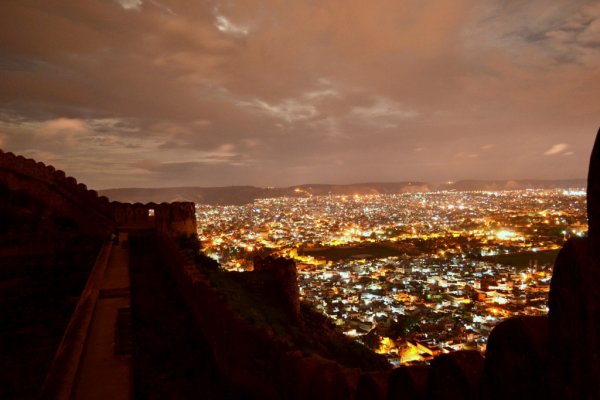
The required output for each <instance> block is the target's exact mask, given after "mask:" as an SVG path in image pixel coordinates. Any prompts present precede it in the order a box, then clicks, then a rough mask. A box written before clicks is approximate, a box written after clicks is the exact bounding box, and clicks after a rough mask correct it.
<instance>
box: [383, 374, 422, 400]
mask: <svg viewBox="0 0 600 400" xmlns="http://www.w3.org/2000/svg"><path fill="white" fill-rule="evenodd" d="M428 374H429V367H428V366H425V365H422V366H414V367H399V368H396V369H395V370H393V371H392V372H391V373H390V376H389V380H388V393H387V397H386V399H387V400H395V399H406V400H422V399H425V397H426V395H427V377H428Z"/></svg>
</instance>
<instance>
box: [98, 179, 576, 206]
mask: <svg viewBox="0 0 600 400" xmlns="http://www.w3.org/2000/svg"><path fill="white" fill-rule="evenodd" d="M581 187H586V181H585V180H584V179H565V180H504V181H501V180H498V181H483V180H463V181H457V182H453V183H451V184H443V185H441V186H439V187H435V186H434V185H431V184H429V183H426V182H384V183H381V182H374V183H353V184H348V185H332V184H305V185H296V186H289V187H282V188H261V187H256V186H225V187H173V188H154V189H152V188H123V189H106V190H100V191H99V194H101V195H103V196H106V197H108V198H109V199H110V200H112V201H121V202H127V203H150V202H154V203H162V202H174V201H193V202H195V203H198V204H211V205H241V204H247V203H251V202H253V201H254V200H256V199H267V198H276V197H306V196H323V195H328V194H332V195H350V196H352V195H369V194H401V193H417V192H430V191H433V190H455V191H476V190H490V191H497V190H518V189H557V188H558V189H561V188H565V189H566V188H581Z"/></svg>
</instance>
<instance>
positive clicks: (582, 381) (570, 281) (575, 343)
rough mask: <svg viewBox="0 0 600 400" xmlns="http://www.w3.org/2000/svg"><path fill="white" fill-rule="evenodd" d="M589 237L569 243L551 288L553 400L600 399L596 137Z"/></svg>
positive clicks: (599, 150) (599, 151) (599, 154)
mask: <svg viewBox="0 0 600 400" xmlns="http://www.w3.org/2000/svg"><path fill="white" fill-rule="evenodd" d="M587 200H588V204H587V207H588V225H589V231H588V237H586V238H582V239H577V240H569V241H568V242H567V243H566V244H565V246H564V247H563V249H562V250H561V252H560V253H559V255H558V258H557V260H556V264H555V266H554V273H553V276H552V282H551V286H550V298H549V308H550V312H549V321H550V349H551V350H550V359H551V371H550V382H551V387H552V395H553V396H554V398H564V399H571V398H573V399H575V398H577V399H579V398H600V131H599V132H598V136H597V137H596V143H595V145H594V149H593V151H592V155H591V159H590V170H589V174H588V197H587Z"/></svg>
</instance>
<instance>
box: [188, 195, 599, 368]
mask: <svg viewBox="0 0 600 400" xmlns="http://www.w3.org/2000/svg"><path fill="white" fill-rule="evenodd" d="M298 190H300V189H298ZM196 211H197V217H198V226H199V234H200V238H201V240H202V243H203V247H204V251H205V252H206V253H207V254H208V255H210V256H211V257H213V258H215V259H217V260H218V261H219V262H220V263H221V265H222V266H223V267H224V268H226V269H230V270H248V269H251V268H252V259H253V257H254V256H255V255H266V254H273V255H278V256H285V257H289V258H293V259H295V260H296V262H297V264H298V270H299V285H300V293H301V295H302V297H303V299H304V300H305V301H307V302H309V303H311V304H312V305H313V306H314V308H315V309H317V310H319V311H320V312H322V313H324V314H326V315H327V316H329V317H330V318H331V319H332V320H333V321H334V322H335V324H337V325H338V326H339V328H340V330H341V331H343V332H344V333H345V334H347V335H348V336H352V337H355V338H356V339H357V340H359V341H361V342H362V343H364V344H365V345H367V346H369V347H371V348H372V349H374V350H375V351H377V352H379V353H382V354H385V355H386V356H387V357H388V359H389V360H390V361H391V362H392V363H393V364H395V365H400V364H414V363H423V362H427V361H428V360H430V359H431V358H433V357H434V356H435V355H437V354H440V353H443V352H449V351H452V350H460V349H478V350H484V349H485V345H486V339H487V337H488V335H489V333H490V331H491V329H492V328H493V327H494V326H495V325H496V324H497V323H498V321H500V320H502V319H504V318H507V317H510V316H518V315H538V314H545V313H546V312H547V294H548V290H549V284H550V278H551V276H552V264H553V262H554V259H555V257H556V254H557V252H558V249H559V248H560V246H561V245H562V244H563V242H564V241H565V240H566V239H567V238H569V237H573V236H583V235H584V233H585V232H586V231H587V225H586V211H585V191H584V190H582V189H579V188H575V189H572V190H562V189H561V190H517V191H502V192H454V191H451V192H450V191H449V192H430V193H416V194H414V193H411V194H402V195H361V196H358V195H357V196H307V197H300V198H277V199H262V200H257V201H255V202H253V203H251V204H247V205H243V206H206V205H198V206H197V209H196Z"/></svg>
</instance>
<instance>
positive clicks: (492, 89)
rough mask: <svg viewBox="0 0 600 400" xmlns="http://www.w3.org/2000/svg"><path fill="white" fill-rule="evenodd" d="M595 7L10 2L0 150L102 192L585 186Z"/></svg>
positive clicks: (2, 27) (558, 2) (599, 25)
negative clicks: (394, 184) (541, 182)
mask: <svg viewBox="0 0 600 400" xmlns="http://www.w3.org/2000/svg"><path fill="white" fill-rule="evenodd" d="M599 125H600V2H598V1H574V0H568V1H563V0H554V1H552V2H548V1H546V0H523V1H520V0H454V1H433V0H410V1H407V0H372V1H365V0H239V1H234V0H230V1H218V0H85V1H72V0H53V1H39V0H2V1H1V2H0V147H1V148H3V149H4V150H5V151H12V152H15V153H18V154H23V155H25V156H27V157H32V158H35V159H37V160H39V161H43V162H45V163H47V164H53V165H55V166H56V167H58V168H61V169H64V170H65V171H66V172H67V174H69V175H72V176H75V177H77V178H78V180H79V181H83V182H85V183H87V184H88V186H90V187H92V188H95V189H102V188H109V187H126V186H136V187H161V186H179V185H200V186H225V185H233V184H254V185H261V186H282V185H292V184H299V183H314V182H321V183H351V182H365V181H402V180H425V181H431V182H441V181H446V180H457V179H467V178H469V179H506V178H573V177H585V176H586V171H587V164H588V157H589V153H590V151H591V147H592V143H593V140H594V137H595V133H596V130H597V129H598V126H599Z"/></svg>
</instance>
